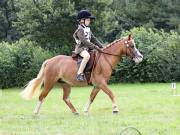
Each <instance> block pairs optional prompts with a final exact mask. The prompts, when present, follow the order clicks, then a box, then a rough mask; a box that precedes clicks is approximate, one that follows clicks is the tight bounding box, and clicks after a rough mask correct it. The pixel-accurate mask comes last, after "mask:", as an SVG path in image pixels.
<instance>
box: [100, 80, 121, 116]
mask: <svg viewBox="0 0 180 135" xmlns="http://www.w3.org/2000/svg"><path fill="white" fill-rule="evenodd" d="M99 87H100V88H101V89H102V90H103V91H104V92H105V93H106V94H107V95H108V96H109V98H110V99H111V101H112V111H113V114H117V113H118V112H119V109H118V107H117V103H116V100H115V96H114V94H113V93H112V91H111V89H109V88H108V85H107V83H106V82H103V83H101V84H100V85H99Z"/></svg>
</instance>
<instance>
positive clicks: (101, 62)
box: [21, 34, 143, 114]
mask: <svg viewBox="0 0 180 135" xmlns="http://www.w3.org/2000/svg"><path fill="white" fill-rule="evenodd" d="M124 56H125V57H129V58H131V59H132V60H133V61H134V62H135V63H140V62H141V61H142V60H143V55H142V54H141V53H140V51H139V50H138V49H137V48H136V45H135V42H134V39H133V38H132V36H131V34H130V35H128V36H127V37H124V38H121V39H118V40H115V41H113V42H112V43H110V44H108V45H107V46H105V47H104V48H103V49H102V51H101V52H97V51H96V52H95V61H94V65H93V69H92V72H91V77H90V82H91V83H92V85H93V86H94V87H93V89H92V92H91V94H90V97H89V99H88V102H87V104H86V106H85V108H84V112H85V113H88V112H89V110H90V106H91V104H92V103H93V101H94V99H95V97H96V95H97V94H98V92H99V91H100V90H102V91H103V92H105V93H106V94H107V95H108V96H109V98H110V99H111V101H112V112H113V113H115V114H116V113H118V112H119V109H118V106H117V102H116V98H115V96H114V94H113V92H112V90H111V89H110V88H109V87H108V81H109V79H110V77H111V74H112V71H113V69H114V68H115V66H116V65H117V64H118V63H119V61H120V59H121V58H122V57H124ZM77 70H78V67H77V61H76V60H74V59H73V58H72V57H71V56H66V55H58V56H55V57H53V58H50V59H47V60H45V61H44V62H43V64H42V66H41V69H40V71H39V73H38V75H37V77H36V78H34V79H32V80H31V81H30V82H29V83H28V84H27V86H26V87H25V89H24V90H23V91H22V92H21V96H22V97H23V98H25V99H31V98H32V97H33V95H34V94H35V93H36V91H37V90H38V89H39V86H41V85H42V84H43V86H44V87H43V90H42V91H41V93H40V95H39V101H38V103H37V106H36V107H35V110H34V113H35V114H38V113H39V110H40V107H41V105H42V103H43V102H44V100H45V98H46V96H47V95H48V93H49V92H50V90H51V89H52V88H53V86H54V85H55V84H56V83H57V82H59V84H60V86H61V87H62V89H63V100H64V102H65V103H66V104H67V106H68V107H69V108H70V110H71V112H72V113H73V114H78V112H77V110H76V109H75V107H74V106H73V104H72V103H71V100H70V98H69V97H70V92H71V87H73V86H87V85H88V82H87V81H84V82H80V81H77V80H76V74H77Z"/></svg>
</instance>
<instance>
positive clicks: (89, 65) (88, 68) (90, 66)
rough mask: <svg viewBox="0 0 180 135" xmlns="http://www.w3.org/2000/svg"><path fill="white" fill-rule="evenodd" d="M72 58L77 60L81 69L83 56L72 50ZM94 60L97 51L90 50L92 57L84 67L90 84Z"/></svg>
mask: <svg viewBox="0 0 180 135" xmlns="http://www.w3.org/2000/svg"><path fill="white" fill-rule="evenodd" d="M72 58H73V60H75V61H77V66H78V69H79V67H80V64H81V62H82V59H83V57H81V56H80V55H78V54H76V53H75V52H74V51H72ZM94 61H95V51H92V52H90V59H89V61H88V63H87V64H86V67H85V69H84V74H85V77H86V80H87V82H88V84H89V83H90V78H91V72H92V69H93V66H94Z"/></svg>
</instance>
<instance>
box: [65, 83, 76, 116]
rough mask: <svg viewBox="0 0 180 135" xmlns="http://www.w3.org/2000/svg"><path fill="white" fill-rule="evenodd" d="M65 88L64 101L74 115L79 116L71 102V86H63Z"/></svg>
mask: <svg viewBox="0 0 180 135" xmlns="http://www.w3.org/2000/svg"><path fill="white" fill-rule="evenodd" d="M62 87H63V100H64V102H65V103H66V104H67V105H68V107H69V108H70V110H71V111H72V113H74V114H75V115H78V112H77V111H76V109H75V107H74V106H73V105H72V103H71V101H70V97H69V96H70V93H71V86H70V85H69V84H62Z"/></svg>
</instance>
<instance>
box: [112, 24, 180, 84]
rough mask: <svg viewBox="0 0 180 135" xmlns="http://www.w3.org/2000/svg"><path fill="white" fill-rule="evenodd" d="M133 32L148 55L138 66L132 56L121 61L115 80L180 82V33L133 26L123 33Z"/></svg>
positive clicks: (145, 55) (142, 49) (115, 72)
mask: <svg viewBox="0 0 180 135" xmlns="http://www.w3.org/2000/svg"><path fill="white" fill-rule="evenodd" d="M130 32H131V33H132V35H133V37H134V39H135V43H136V45H137V46H138V49H139V50H140V51H141V52H142V54H143V55H144V60H143V62H142V63H140V64H138V65H136V64H135V63H134V62H132V61H131V60H129V59H127V58H126V59H123V60H122V62H121V63H120V64H118V66H117V68H116V70H115V71H114V73H113V77H112V79H111V81H112V82H170V81H180V46H179V43H180V36H179V34H178V33H176V32H170V33H166V32H164V31H163V30H161V31H158V30H156V29H145V28H143V27H140V28H133V29H132V30H130V31H125V32H123V33H122V35H121V37H122V36H125V35H126V36H127V35H128V34H129V33H130Z"/></svg>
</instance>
